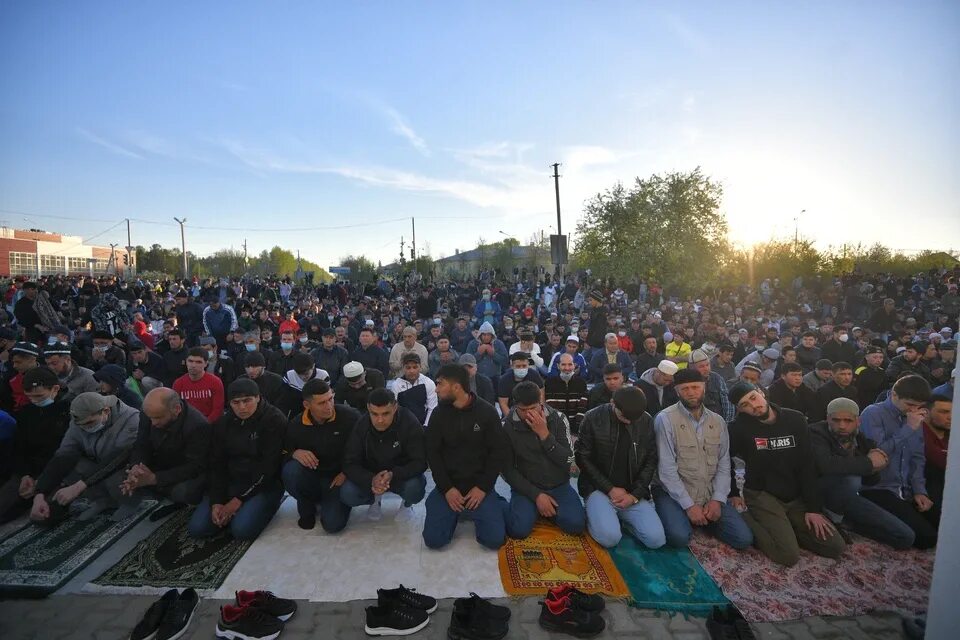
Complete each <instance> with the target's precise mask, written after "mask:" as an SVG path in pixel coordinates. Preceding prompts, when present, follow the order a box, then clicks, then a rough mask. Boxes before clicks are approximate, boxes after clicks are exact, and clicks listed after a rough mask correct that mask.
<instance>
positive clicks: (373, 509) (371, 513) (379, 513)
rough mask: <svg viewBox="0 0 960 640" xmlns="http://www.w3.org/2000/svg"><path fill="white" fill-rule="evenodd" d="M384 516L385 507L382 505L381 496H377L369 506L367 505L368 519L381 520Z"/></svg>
mask: <svg viewBox="0 0 960 640" xmlns="http://www.w3.org/2000/svg"><path fill="white" fill-rule="evenodd" d="M382 517H383V508H382V507H381V506H380V498H379V497H378V498H376V499H375V500H374V501H373V504H371V505H370V506H369V507H367V520H379V519H380V518H382Z"/></svg>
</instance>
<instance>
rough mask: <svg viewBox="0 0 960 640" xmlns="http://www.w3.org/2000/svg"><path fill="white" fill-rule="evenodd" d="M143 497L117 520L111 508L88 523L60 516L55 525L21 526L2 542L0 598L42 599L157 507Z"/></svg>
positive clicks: (0, 547) (30, 524) (153, 502)
mask: <svg viewBox="0 0 960 640" xmlns="http://www.w3.org/2000/svg"><path fill="white" fill-rule="evenodd" d="M156 504H157V503H156V501H155V500H144V501H143V502H141V503H140V506H139V507H138V509H137V512H136V513H135V514H133V515H132V516H130V517H129V518H127V519H125V520H123V521H121V522H113V521H112V520H110V516H111V515H112V512H110V511H108V512H106V513H102V514H100V515H98V516H97V517H95V518H93V519H92V520H89V521H87V522H79V521H77V519H76V518H69V519H67V520H64V521H63V522H61V523H60V524H58V525H57V526H55V527H53V528H45V527H40V526H38V525H35V524H33V523H27V524H24V525H23V526H22V527H21V528H20V529H19V530H18V531H16V532H14V533H12V534H11V535H9V536H8V537H7V538H5V539H4V540H3V542H2V543H0V596H3V597H7V598H42V597H44V596H47V595H50V594H51V593H53V592H54V591H56V590H57V589H59V588H60V587H62V586H63V585H64V584H66V583H67V581H69V580H70V578H72V577H73V576H75V575H76V574H77V572H79V571H80V570H81V569H83V568H84V567H85V566H87V565H88V564H90V563H91V562H93V560H94V559H95V558H96V557H97V556H99V555H100V554H101V553H102V552H103V551H104V550H106V549H107V547H109V546H110V545H111V544H113V543H114V542H115V541H116V540H117V539H119V538H120V536H122V535H123V534H124V533H126V532H127V531H128V530H129V529H130V528H131V527H133V526H134V525H135V524H137V523H138V522H139V521H140V520H141V519H142V518H143V517H144V516H146V515H147V514H148V513H149V512H150V511H152V510H153V508H154V507H155V506H156Z"/></svg>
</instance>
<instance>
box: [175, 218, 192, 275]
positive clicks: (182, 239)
mask: <svg viewBox="0 0 960 640" xmlns="http://www.w3.org/2000/svg"><path fill="white" fill-rule="evenodd" d="M173 219H174V220H176V221H177V222H178V223H179V224H180V250H181V251H182V252H183V277H184V278H189V277H190V272H189V271H187V236H186V234H185V233H184V231H183V225H185V224H186V223H187V219H186V218H184V219H183V220H181V219H180V218H177V217H176V216H174V218H173Z"/></svg>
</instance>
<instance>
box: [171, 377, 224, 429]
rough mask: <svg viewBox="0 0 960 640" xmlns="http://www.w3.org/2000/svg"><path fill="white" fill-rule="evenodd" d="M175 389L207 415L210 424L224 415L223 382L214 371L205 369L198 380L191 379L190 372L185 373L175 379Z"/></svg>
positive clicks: (188, 402)
mask: <svg viewBox="0 0 960 640" xmlns="http://www.w3.org/2000/svg"><path fill="white" fill-rule="evenodd" d="M173 390H174V391H176V392H177V393H178V394H179V395H180V397H181V398H183V399H184V400H186V402H187V404H189V405H190V406H191V407H193V408H194V409H196V410H197V411H199V412H200V413H202V414H203V415H205V416H207V420H208V421H209V422H210V424H213V423H214V422H216V421H217V420H218V419H219V418H220V416H222V415H223V407H224V395H223V382H221V381H220V378H218V377H217V376H215V375H213V374H212V373H208V372H206V371H204V372H203V377H202V378H200V379H199V380H197V381H196V382H194V381H193V380H191V379H190V376H189V375H188V374H183V375H182V376H180V377H179V378H177V379H176V381H174V383H173Z"/></svg>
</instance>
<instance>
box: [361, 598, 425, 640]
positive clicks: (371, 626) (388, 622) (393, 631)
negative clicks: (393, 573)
mask: <svg viewBox="0 0 960 640" xmlns="http://www.w3.org/2000/svg"><path fill="white" fill-rule="evenodd" d="M429 623H430V616H429V615H427V612H426V611H424V610H423V609H410V608H409V607H404V606H397V605H392V604H388V605H383V604H381V605H378V606H376V607H367V623H366V625H364V627H363V630H364V631H365V632H366V634H367V635H368V636H408V635H410V634H411V633H416V632H417V631H420V629H423V628H424V627H425V626H427V625H428V624H429Z"/></svg>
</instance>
